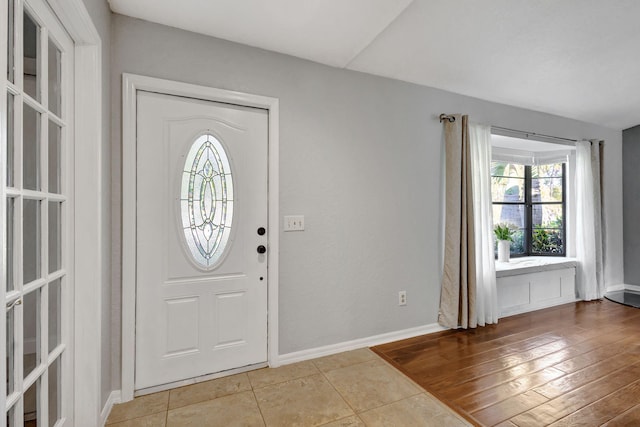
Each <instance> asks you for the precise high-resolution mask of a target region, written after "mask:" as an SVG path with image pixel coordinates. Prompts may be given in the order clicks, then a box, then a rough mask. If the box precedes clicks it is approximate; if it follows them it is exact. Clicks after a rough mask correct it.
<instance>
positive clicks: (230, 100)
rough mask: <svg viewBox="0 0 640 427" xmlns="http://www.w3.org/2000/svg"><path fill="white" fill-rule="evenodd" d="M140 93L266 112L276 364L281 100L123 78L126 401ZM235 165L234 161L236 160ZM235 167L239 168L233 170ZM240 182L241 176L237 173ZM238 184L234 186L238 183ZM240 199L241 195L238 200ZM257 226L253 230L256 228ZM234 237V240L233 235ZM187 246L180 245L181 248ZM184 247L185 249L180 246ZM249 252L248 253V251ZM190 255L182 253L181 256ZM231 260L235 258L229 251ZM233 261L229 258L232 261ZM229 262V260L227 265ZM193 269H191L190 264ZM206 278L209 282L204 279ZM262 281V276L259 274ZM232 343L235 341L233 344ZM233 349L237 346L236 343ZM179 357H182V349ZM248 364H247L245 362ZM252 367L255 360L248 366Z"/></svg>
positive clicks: (125, 393)
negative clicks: (174, 96)
mask: <svg viewBox="0 0 640 427" xmlns="http://www.w3.org/2000/svg"><path fill="white" fill-rule="evenodd" d="M140 91H146V92H155V93H162V94H168V95H177V96H182V97H187V98H193V99H200V100H206V101H216V102H222V103H226V104H233V105H236V106H245V107H255V108H261V109H264V110H266V111H268V117H267V120H268V131H267V132H268V193H269V198H268V220H267V223H268V224H267V225H266V227H265V228H267V230H268V236H269V238H268V242H264V240H262V242H263V243H262V244H265V246H267V247H268V271H267V273H266V276H262V277H264V280H263V282H267V284H266V285H265V287H266V288H267V293H268V323H267V329H268V343H267V344H268V345H267V351H268V353H267V357H268V363H269V365H271V366H277V365H278V357H277V355H278V344H277V342H278V326H277V320H278V317H277V306H278V302H277V301H278V299H277V298H278V292H277V291H278V237H277V236H278V233H279V222H278V203H279V202H278V100H277V99H275V98H269V97H264V96H259V95H251V94H244V93H240V92H233V91H227V90H221V89H214V88H209V87H203V86H197V85H191V84H188V83H181V82H175V81H169V80H161V79H155V78H151V77H144V76H137V75H131V74H124V75H123V252H122V263H123V296H122V301H123V306H122V319H123V322H122V390H121V392H122V400H123V401H127V400H130V399H132V398H133V395H134V388H135V389H137V388H138V386H137V384H136V385H135V386H134V378H135V376H134V373H135V367H136V366H135V365H136V363H135V360H136V358H137V355H136V352H135V347H136V333H135V324H136V317H137V315H138V313H137V312H136V307H135V301H136V279H137V275H136V263H137V257H138V256H139V254H138V253H137V242H136V236H137V228H138V227H139V224H137V223H136V219H137V218H138V213H137V209H138V204H137V201H138V195H137V187H138V186H137V185H136V184H135V183H136V181H137V179H138V176H137V174H138V171H137V164H138V160H137V157H138V153H137V150H138V147H137V142H136V124H137V121H138V119H137V114H138V112H137V108H136V102H137V98H138V93H139V92H140ZM233 161H234V162H235V159H233ZM234 167H235V166H234ZM239 179H240V180H242V177H241V176H240V175H239ZM235 184H236V182H234V185H235ZM240 197H242V196H240ZM252 228H253V227H252ZM250 231H251V233H252V234H253V236H252V237H253V238H258V237H259V236H258V235H257V234H255V233H256V230H255V229H253V230H250ZM234 238H235V236H234ZM183 244H184V242H181V245H183ZM256 246H257V245H255V244H251V245H250V246H249V248H248V249H247V250H246V253H251V254H252V255H251V256H253V257H254V258H255V256H256V255H257V253H256ZM181 247H184V246H181ZM249 250H250V252H249ZM186 253H187V252H185V250H183V249H181V256H184V255H185V254H186ZM228 256H230V257H232V254H231V253H229V255H228ZM232 258H233V257H232ZM232 258H230V259H232ZM225 262H226V261H225ZM191 268H193V265H192V266H191ZM202 280H208V279H202ZM258 281H259V276H258ZM231 341H233V340H231ZM227 344H230V345H229V347H230V348H231V347H233V345H234V344H233V343H227ZM178 353H180V352H179V351H178ZM242 363H245V362H242ZM248 363H251V362H248Z"/></svg>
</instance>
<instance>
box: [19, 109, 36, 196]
mask: <svg viewBox="0 0 640 427" xmlns="http://www.w3.org/2000/svg"><path fill="white" fill-rule="evenodd" d="M23 111H24V117H23V126H22V132H23V133H22V137H23V141H24V142H23V148H22V149H23V152H22V157H23V160H22V163H23V168H24V170H23V180H24V183H23V185H24V188H26V189H29V190H40V113H38V112H37V111H36V110H34V109H33V108H31V107H29V106H28V105H27V104H24V107H23Z"/></svg>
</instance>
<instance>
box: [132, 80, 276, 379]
mask: <svg viewBox="0 0 640 427" xmlns="http://www.w3.org/2000/svg"><path fill="white" fill-rule="evenodd" d="M137 96H138V101H137V105H138V117H137V147H138V148H137V150H138V152H137V153H138V165H137V177H138V180H137V194H138V198H137V225H138V226H137V242H138V246H137V287H136V288H137V289H136V290H137V292H136V373H135V387H136V390H142V389H146V388H149V387H156V386H159V385H162V384H168V383H174V382H178V381H183V380H185V379H189V378H195V377H200V376H204V375H209V374H213V373H218V372H222V371H227V370H230V369H234V368H240V367H245V366H249V365H255V364H260V363H265V362H266V361H267V268H266V267H267V256H266V253H263V254H260V253H258V252H257V250H256V248H257V246H259V245H262V246H265V245H266V243H267V235H266V234H264V235H260V234H258V232H257V230H258V228H260V227H263V228H266V226H267V147H268V123H267V119H268V113H267V111H266V110H263V109H257V108H252V107H241V106H235V105H230V104H222V103H217V102H213V101H204V100H198V99H192V98H185V97H178V96H174V95H164V94H157V93H151V92H142V91H140V92H138V95H137ZM216 141H217V144H216V145H217V148H216V147H215V146H213V145H212V144H213V143H216ZM208 147H210V148H208ZM226 157H228V164H227V158H226ZM185 162H186V163H185ZM207 176H209V177H210V180H209V181H207V180H206V179H207ZM206 182H209V183H210V184H211V185H210V186H208V185H205V183H206ZM199 184H200V185H199ZM189 189H192V192H191V196H190V197H189V196H187V194H188V192H189ZM201 189H202V191H200V190H201ZM223 192H224V193H223ZM181 193H184V194H181ZM214 199H219V201H218V202H214ZM225 217H226V220H225ZM185 221H186V223H185ZM185 228H186V229H185ZM217 237H218V238H217ZM197 245H200V246H197ZM216 247H217V248H219V250H218V251H216V250H215V249H214V248H216ZM223 247H224V249H222V248H223ZM192 250H193V251H194V253H192ZM203 254H204V256H203ZM194 255H195V256H194ZM205 256H206V257H205Z"/></svg>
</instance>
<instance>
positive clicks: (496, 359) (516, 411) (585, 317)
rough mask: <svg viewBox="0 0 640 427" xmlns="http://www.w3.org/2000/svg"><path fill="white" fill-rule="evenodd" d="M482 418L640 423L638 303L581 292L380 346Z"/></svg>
mask: <svg viewBox="0 0 640 427" xmlns="http://www.w3.org/2000/svg"><path fill="white" fill-rule="evenodd" d="M373 351H375V352H376V353H378V354H379V355H380V356H382V357H383V358H384V359H386V360H387V361H389V362H390V363H392V364H393V365H394V366H396V367H397V368H398V369H399V370H401V371H402V372H404V373H405V374H406V375H408V376H409V377H411V378H412V379H413V380H414V381H416V382H417V383H418V384H420V385H421V386H422V387H424V388H425V389H426V390H427V391H429V392H430V393H431V394H433V395H434V396H435V397H437V398H438V399H440V400H441V401H443V402H444V403H446V404H447V405H448V406H449V407H451V408H452V409H454V410H455V411H457V412H458V413H460V414H461V415H463V416H464V417H465V418H467V419H468V420H469V421H471V422H473V423H475V424H477V425H481V426H493V425H500V426H504V427H507V426H509V427H513V426H520V427H523V426H536V427H537V426H542V425H553V426H598V425H607V426H623V425H628V426H640V309H636V308H631V307H627V306H623V305H620V304H616V303H613V302H611V301H608V300H603V301H598V302H579V303H575V304H566V305H562V306H558V307H553V308H550V309H545V310H539V311H536V312H532V313H526V314H522V315H518V316H512V317H507V318H503V319H500V322H499V323H498V325H491V326H487V327H485V328H478V329H475V330H457V331H445V332H439V333H436V334H430V335H424V336H421V337H416V338H411V339H408V340H403V341H397V342H394V343H389V344H384V345H380V346H377V347H374V348H373Z"/></svg>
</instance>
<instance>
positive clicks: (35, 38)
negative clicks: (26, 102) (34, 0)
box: [23, 12, 40, 101]
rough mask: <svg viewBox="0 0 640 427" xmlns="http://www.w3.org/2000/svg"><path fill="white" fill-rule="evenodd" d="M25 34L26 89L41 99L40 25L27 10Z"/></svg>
mask: <svg viewBox="0 0 640 427" xmlns="http://www.w3.org/2000/svg"><path fill="white" fill-rule="evenodd" d="M23 35H24V44H23V46H24V51H23V55H24V58H23V59H24V61H23V67H24V91H25V92H26V93H27V94H28V95H30V96H31V97H32V98H34V99H36V100H38V101H40V76H39V74H40V73H39V72H38V71H39V70H38V62H39V61H38V58H39V56H40V27H39V26H38V24H36V23H35V20H33V19H31V17H30V16H29V14H28V13H26V12H25V13H24V23H23Z"/></svg>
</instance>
